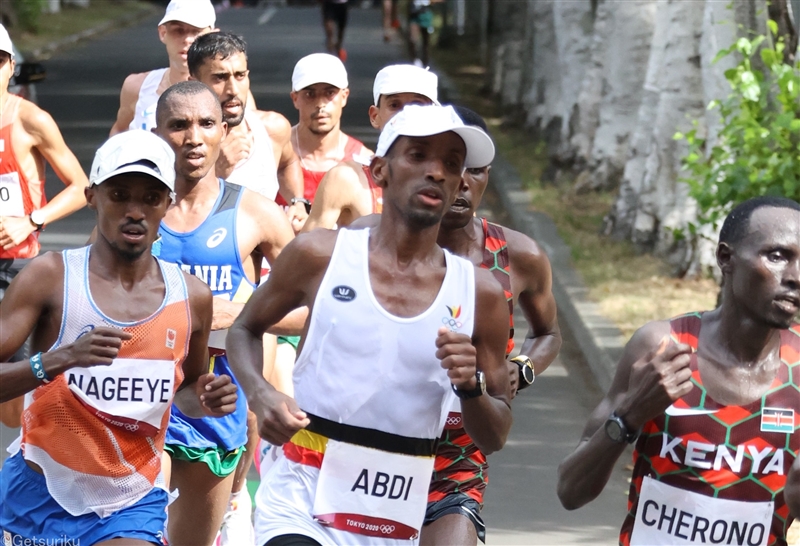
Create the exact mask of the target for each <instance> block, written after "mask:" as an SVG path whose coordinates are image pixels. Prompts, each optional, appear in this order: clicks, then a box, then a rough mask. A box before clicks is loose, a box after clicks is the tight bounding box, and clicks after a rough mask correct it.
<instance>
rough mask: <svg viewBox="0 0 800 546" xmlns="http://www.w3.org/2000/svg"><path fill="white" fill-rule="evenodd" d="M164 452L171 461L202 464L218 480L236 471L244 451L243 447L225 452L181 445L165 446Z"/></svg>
mask: <svg viewBox="0 0 800 546" xmlns="http://www.w3.org/2000/svg"><path fill="white" fill-rule="evenodd" d="M164 451H166V452H167V453H169V454H170V456H171V457H172V458H173V459H176V460H178V461H186V462H189V463H197V462H204V463H206V466H208V468H209V470H211V473H212V474H214V475H215V476H218V477H220V478H225V477H227V476H230V474H231V473H232V472H233V471H234V470H236V467H237V466H238V464H239V459H241V458H242V455H243V454H244V452H245V451H246V450H245V448H244V447H240V448H238V449H234V450H233V451H225V449H223V448H221V447H217V448H214V447H209V448H197V447H187V446H181V445H165V446H164Z"/></svg>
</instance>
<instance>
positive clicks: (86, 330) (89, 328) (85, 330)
mask: <svg viewBox="0 0 800 546" xmlns="http://www.w3.org/2000/svg"><path fill="white" fill-rule="evenodd" d="M92 330H94V324H87V325H86V326H84V327H83V328H81V331H80V332H78V335H77V337H75V341H78V340H79V339H80V338H82V337H83V336H85V335H86V334H88V333H89V332H91V331H92Z"/></svg>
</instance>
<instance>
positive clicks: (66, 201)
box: [21, 103, 89, 224]
mask: <svg viewBox="0 0 800 546" xmlns="http://www.w3.org/2000/svg"><path fill="white" fill-rule="evenodd" d="M23 105H24V110H23V111H22V112H21V114H22V120H23V126H24V127H25V129H26V131H27V132H28V133H29V134H30V135H31V136H32V137H33V138H34V146H35V148H36V149H37V150H38V151H39V153H41V154H42V157H44V159H45V160H46V161H47V162H48V163H49V164H50V166H51V167H52V168H53V171H55V173H56V176H58V178H59V179H60V180H61V181H62V182H63V183H64V184H65V185H66V188H64V189H63V190H61V192H59V193H58V194H57V195H56V196H55V197H53V199H51V200H50V202H49V203H47V204H46V205H45V206H44V207H42V209H41V211H42V215H43V217H44V223H45V224H51V223H53V222H55V221H56V220H60V219H61V218H64V217H65V216H69V215H70V214H72V213H73V212H75V211H77V210H80V209H82V208H83V207H84V206H86V197H85V196H84V194H83V192H84V189H86V187H87V186H88V185H89V180H88V179H87V178H86V174H85V173H84V172H83V168H81V164H80V163H79V162H78V158H76V157H75V154H73V153H72V151H71V150H70V149H69V148H68V147H67V144H66V143H65V142H64V138H63V137H62V136H61V131H59V129H58V126H57V125H56V122H55V121H53V118H52V117H51V116H50V114H48V113H47V112H45V111H44V110H42V109H41V108H39V107H38V106H36V105H35V104H32V103H23Z"/></svg>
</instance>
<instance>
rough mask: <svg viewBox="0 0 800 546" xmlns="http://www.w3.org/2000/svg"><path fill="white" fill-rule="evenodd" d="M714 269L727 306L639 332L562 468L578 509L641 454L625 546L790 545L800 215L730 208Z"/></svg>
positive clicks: (772, 207)
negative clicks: (627, 455)
mask: <svg viewBox="0 0 800 546" xmlns="http://www.w3.org/2000/svg"><path fill="white" fill-rule="evenodd" d="M717 263H718V265H719V267H720V269H721V270H722V275H723V279H724V282H723V287H722V303H721V305H720V306H719V307H718V308H717V309H714V310H713V311H708V312H705V313H693V314H689V315H686V316H683V317H678V318H676V319H673V320H670V321H657V322H651V323H649V324H647V325H645V326H644V327H642V328H641V329H640V330H639V331H637V332H636V333H635V334H634V336H633V338H632V339H631V340H630V342H628V345H627V347H626V348H625V352H624V354H623V356H622V359H621V360H620V363H619V366H618V368H617V373H616V376H615V377H614V381H613V383H612V386H611V389H610V390H609V392H608V394H607V395H606V397H605V398H604V399H603V401H602V402H601V403H600V405H599V406H598V407H597V409H596V410H595V412H594V413H593V415H592V417H591V418H590V420H589V422H588V423H587V425H586V429H585V431H584V436H583V439H582V440H581V442H580V444H579V445H578V447H577V449H576V450H575V451H574V452H573V453H572V454H571V455H569V456H568V457H567V458H566V459H565V460H564V461H563V462H562V463H561V467H560V468H559V483H558V495H559V498H560V499H561V502H562V504H563V505H564V506H565V507H566V508H567V509H575V508H579V507H580V506H583V505H584V504H586V503H588V502H590V501H591V500H592V499H594V498H595V497H597V495H598V494H600V492H601V491H602V490H603V487H604V486H605V484H606V482H607V481H608V479H609V476H610V475H611V471H612V469H613V467H614V465H615V464H616V462H617V459H618V458H619V456H620V455H621V454H622V453H623V452H624V451H625V448H626V446H627V445H628V444H629V443H634V442H635V444H636V447H635V450H634V470H633V479H632V481H631V488H630V494H629V497H628V514H627V515H626V517H625V520H624V522H623V524H622V530H621V531H620V539H619V541H620V544H622V545H624V546H627V545H645V544H762V545H769V546H773V545H785V544H786V532H787V530H788V528H789V526H790V525H791V523H792V521H793V519H794V515H793V514H790V510H789V507H788V506H787V504H786V499H785V497H784V486H785V484H786V475H787V473H788V472H789V469H790V467H791V466H792V463H793V462H794V461H795V457H796V454H797V452H798V449H800V436H798V433H797V429H798V428H799V427H798V425H800V423H798V412H800V396H798V386H797V385H798V380H797V377H796V372H795V370H797V369H798V367H797V365H798V363H800V327H798V326H797V325H796V324H795V323H794V318H795V317H796V316H797V313H798V311H800V205H798V204H797V203H796V202H795V201H791V200H789V199H783V198H777V197H758V198H755V199H750V200H748V201H745V202H744V203H742V204H740V205H738V206H737V207H735V208H734V209H733V211H731V213H730V214H729V215H728V217H727V218H726V219H725V222H724V224H723V226H722V231H721V232H720V236H719V245H718V246H717ZM637 438H638V439H637ZM790 493H791V490H788V489H787V497H790V496H791V495H790ZM791 498H794V499H797V488H795V489H794V496H793V497H791ZM794 506H797V503H796V502H795V503H794ZM795 515H796V513H795Z"/></svg>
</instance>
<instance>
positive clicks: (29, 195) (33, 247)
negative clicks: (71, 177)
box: [0, 94, 47, 260]
mask: <svg viewBox="0 0 800 546" xmlns="http://www.w3.org/2000/svg"><path fill="white" fill-rule="evenodd" d="M22 100H23V99H21V98H20V97H18V96H16V95H11V94H9V95H8V99H7V102H6V106H5V108H4V109H3V115H2V116H0V216H16V217H24V216H27V215H29V214H30V213H31V212H33V211H34V210H36V209H40V208H42V207H43V206H45V204H46V203H47V199H46V197H45V194H44V180H28V179H27V177H26V176H25V173H24V172H23V171H22V169H21V168H20V165H19V162H18V161H17V157H16V155H15V154H14V143H13V141H12V139H11V134H12V132H13V127H14V123H15V122H16V121H17V116H18V112H19V106H20V104H21V103H22ZM39 247H40V245H39V233H38V232H36V231H34V232H33V233H31V234H30V235H29V236H28V238H27V239H25V240H24V241H22V242H21V243H20V244H18V245H17V246H15V247H13V248H11V249H9V250H3V249H1V248H0V259H4V260H5V259H13V258H33V257H35V256H36V255H37V254H39Z"/></svg>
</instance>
